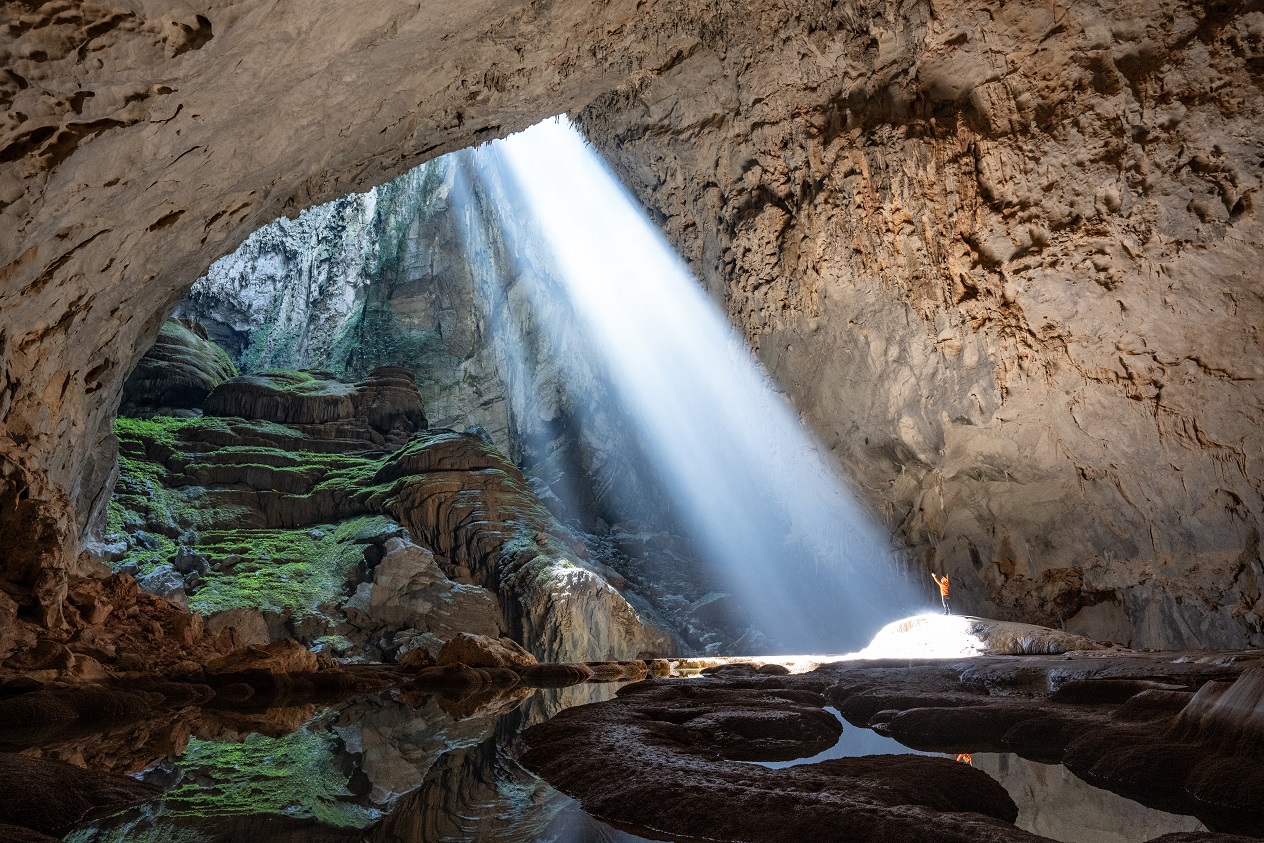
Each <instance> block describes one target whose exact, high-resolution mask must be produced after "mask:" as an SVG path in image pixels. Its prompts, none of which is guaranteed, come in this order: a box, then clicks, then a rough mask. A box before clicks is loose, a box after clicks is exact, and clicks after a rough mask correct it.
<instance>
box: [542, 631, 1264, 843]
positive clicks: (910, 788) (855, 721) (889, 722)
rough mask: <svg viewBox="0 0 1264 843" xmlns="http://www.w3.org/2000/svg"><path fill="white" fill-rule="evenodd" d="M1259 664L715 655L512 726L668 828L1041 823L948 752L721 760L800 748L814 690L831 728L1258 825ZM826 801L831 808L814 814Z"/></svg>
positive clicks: (985, 829)
mask: <svg viewBox="0 0 1264 843" xmlns="http://www.w3.org/2000/svg"><path fill="white" fill-rule="evenodd" d="M1260 664H1261V660H1260V656H1259V654H1258V653H1243V654H1240V655H1238V656H1236V657H1233V656H1230V657H1207V658H1199V657H1197V656H1196V655H1195V656H1183V657H1182V656H1178V655H1177V654H1170V655H1141V654H1121V653H1100V654H1099V653H1082V654H1078V655H1074V656H1060V657H1055V658H1051V657H1047V656H1045V657H1042V656H1029V657H1023V658H1005V659H996V658H975V659H967V660H962V661H955V662H954V661H938V662H918V661H909V660H889V661H885V662H883V661H870V662H854V663H839V664H833V665H826V666H822V667H820V668H818V669H816V670H814V671H812V672H810V673H805V674H797V675H783V676H769V675H761V674H760V673H758V672H756V671H755V670H754V669H753V668H745V669H743V668H741V667H739V666H726V667H722V668H717V669H716V672H715V673H714V674H713V675H712V676H709V677H704V678H701V679H693V680H678V679H673V680H650V681H647V682H643V683H639V684H636V685H631V686H628V687H626V688H624V689H622V690H620V692H619V695H618V697H617V699H616V700H614V701H612V702H609V703H605V704H602V705H597V706H586V707H582V708H576V709H569V710H567V711H564V712H562V713H561V714H560V715H558V716H557V717H556V718H554V719H553V720H552V721H550V722H548V723H545V724H543V725H539V726H535V727H533V728H532V729H530V730H528V731H527V732H526V734H525V736H524V737H525V740H526V742H527V744H528V746H529V747H530V750H529V751H528V752H527V753H526V755H524V756H523V761H524V763H525V764H526V765H527V766H528V767H530V768H531V769H534V770H536V771H537V772H539V773H540V774H541V775H542V776H544V777H545V778H546V779H547V780H549V781H550V782H551V783H553V784H554V785H555V786H557V787H559V788H560V789H561V790H563V791H564V792H566V793H569V794H570V795H572V796H574V797H575V798H577V799H579V800H580V801H581V802H582V803H583V804H584V806H585V808H586V809H588V810H590V811H591V812H593V813H595V814H596V815H598V816H602V817H606V818H607V819H611V820H616V821H619V822H624V823H628V824H630V825H632V826H642V827H648V828H654V829H657V830H659V831H660V832H662V833H667V834H679V835H683V836H689V835H693V836H698V837H702V836H706V837H710V838H718V839H742V840H792V839H813V840H816V839H819V840H834V839H839V840H842V839H849V840H850V839H858V840H869V839H874V840H878V839H882V840H887V839H909V840H914V839H926V840H931V839H933V840H955V839H969V838H970V837H974V838H976V839H985V840H1033V841H1034V840H1043V839H1046V838H1042V837H1037V836H1035V835H1032V834H1028V833H1027V832H1024V831H1020V830H1018V829H1015V828H1013V827H1012V826H1008V825H1007V824H1006V823H1008V822H1010V821H1012V820H1013V819H1014V816H1015V813H1014V811H1013V804H1012V803H1009V802H1008V796H1005V794H1004V792H1003V791H1001V792H1000V793H999V794H997V793H996V792H995V791H994V790H992V789H990V788H991V787H999V786H996V784H995V782H993V781H992V780H991V779H987V780H986V782H984V781H983V780H982V779H978V778H972V774H973V775H974V776H977V775H979V774H981V772H982V771H980V770H975V769H972V768H970V767H968V766H967V765H964V764H954V762H952V761H951V760H950V759H949V758H926V757H909V756H871V757H864V758H844V759H836V760H827V761H823V762H818V763H815V764H805V765H799V766H792V767H789V768H785V769H766V768H763V767H751V766H749V765H743V764H738V763H734V762H733V760H732V759H740V758H753V757H754V758H762V759H768V758H806V757H810V756H811V755H813V754H815V753H816V752H817V751H819V748H820V746H819V745H820V744H821V743H826V744H828V743H829V736H830V735H837V724H836V723H835V724H834V725H833V731H832V732H831V731H829V729H828V728H827V723H828V720H829V719H831V718H830V716H829V715H828V714H827V713H826V712H825V711H824V706H825V705H827V704H829V705H833V706H835V707H836V708H837V709H838V710H839V711H840V712H841V713H842V715H843V716H844V717H845V718H846V719H847V721H848V723H849V724H851V725H849V726H845V727H844V728H857V727H873V728H875V729H876V730H878V731H880V732H881V733H882V734H885V735H889V736H892V737H895V738H896V739H898V740H899V741H900V742H901V743H904V744H906V745H907V746H910V747H913V748H916V749H922V750H929V751H934V752H942V753H947V754H949V755H950V756H951V755H954V754H957V753H968V754H972V753H990V752H1012V753H1017V754H1018V755H1020V756H1022V757H1023V758H1030V759H1033V760H1036V761H1040V762H1042V763H1055V764H1056V763H1062V764H1065V765H1066V766H1067V768H1069V769H1070V770H1071V771H1072V772H1074V773H1075V774H1076V775H1078V776H1080V777H1081V778H1083V779H1084V780H1085V781H1087V782H1089V783H1091V784H1093V785H1096V786H1097V787H1101V788H1105V789H1109V790H1112V791H1115V792H1116V793H1119V794H1122V795H1124V796H1127V797H1128V798H1131V799H1134V800H1137V801H1139V802H1141V803H1143V804H1145V805H1148V806H1151V807H1156V808H1160V809H1162V810H1167V811H1173V812H1176V813H1183V814H1193V815H1195V816H1197V817H1198V818H1199V819H1201V820H1202V821H1203V822H1204V823H1206V825H1207V826H1208V827H1210V828H1211V829H1213V830H1214V831H1218V832H1221V833H1226V832H1228V833H1232V832H1244V833H1247V834H1253V835H1258V834H1260V833H1261V831H1262V830H1264V812H1262V811H1261V805H1260V803H1259V800H1258V797H1257V795H1256V793H1257V791H1256V790H1255V787H1256V786H1257V783H1258V776H1259V775H1260V771H1261V770H1264V756H1262V755H1261V754H1260V749H1259V746H1260V744H1259V739H1258V734H1257V732H1258V728H1257V726H1258V724H1257V722H1256V721H1257V720H1259V717H1260V711H1261V710H1262V709H1261V706H1260V703H1259V694H1260V688H1261V683H1260V677H1261V676H1264V668H1261V667H1260ZM813 724H819V728H814V727H813ZM851 776H860V777H861V780H860V781H856V782H853V781H852V780H851V779H850V777H851ZM809 783H810V785H809ZM998 797H999V798H998ZM742 804H746V805H748V806H751V805H756V806H758V807H756V808H750V807H747V808H746V809H743V808H741V807H740V806H741V805H742ZM899 806H903V807H899ZM958 811H976V812H979V813H980V814H985V815H989V816H991V817H993V818H995V821H993V822H988V821H985V820H984V819H983V818H982V817H978V816H977V815H975V816H974V817H972V818H970V819H968V820H967V819H966V816H968V815H962V814H959V813H956V812H958ZM942 812H952V814H951V817H949V816H948V815H946V814H945V813H942ZM823 817H830V818H831V822H832V823H833V824H832V825H826V824H822V825H819V826H818V825H815V823H818V822H821V821H822V819H821V818H823ZM1002 821H1004V822H1002ZM707 829H709V831H706V830H707ZM1190 839H1202V838H1198V837H1192V838H1190ZM1205 839H1207V840H1215V839H1220V835H1207V836H1206V838H1205Z"/></svg>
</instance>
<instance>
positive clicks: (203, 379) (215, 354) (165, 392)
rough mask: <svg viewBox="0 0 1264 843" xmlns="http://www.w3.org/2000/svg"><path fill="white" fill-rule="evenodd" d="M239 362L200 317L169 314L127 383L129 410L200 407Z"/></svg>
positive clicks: (130, 412) (124, 406)
mask: <svg viewBox="0 0 1264 843" xmlns="http://www.w3.org/2000/svg"><path fill="white" fill-rule="evenodd" d="M236 374H237V367H236V366H234V365H233V361H232V360H231V359H229V357H228V354H226V353H225V352H224V350H223V349H222V348H220V347H219V346H218V345H216V344H215V343H213V342H211V341H210V340H208V339H207V338H206V331H205V329H203V328H202V326H201V325H199V324H198V323H196V322H182V321H180V320H177V319H169V320H167V321H166V322H165V323H164V324H163V326H162V328H161V329H160V330H159V332H158V339H157V340H155V341H154V344H153V347H152V348H150V349H149V351H148V352H146V354H145V356H144V357H142V358H141V360H140V362H139V363H138V364H137V365H136V368H135V370H133V372H132V374H131V376H130V377H128V379H127V382H126V383H125V384H124V385H123V403H122V412H123V414H125V415H137V414H140V413H151V412H157V411H160V410H165V411H178V410H195V409H198V408H200V407H201V406H202V403H203V402H204V401H205V400H206V396H208V395H209V394H210V393H211V391H212V390H214V389H215V387H217V386H219V385H220V384H221V383H223V382H224V381H226V380H228V379H229V378H232V377H233V376H235V375H236Z"/></svg>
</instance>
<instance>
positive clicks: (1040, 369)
mask: <svg viewBox="0 0 1264 843" xmlns="http://www.w3.org/2000/svg"><path fill="white" fill-rule="evenodd" d="M1257 6H1258V4H1256V3H1254V2H1245V1H1244V2H1213V3H1194V2H1191V0H1166V2H1141V0H1125V2H1118V3H1110V4H1107V3H1094V2H1089V1H1088V0H1075V2H1066V3H1052V2H1044V0H1041V2H1036V0H1031V2H1007V3H1001V2H999V1H996V2H989V0H952V2H940V1H937V2H933V3H932V2H930V0H921V1H920V2H915V1H914V0H909V1H908V2H898V1H897V0H887V2H872V3H854V2H852V3H848V2H843V3H831V2H824V0H814V2H808V3H803V4H798V5H797V6H794V7H789V6H786V5H784V4H769V3H766V2H756V1H755V0H740V1H739V2H735V3H725V4H710V3H707V2H704V0H672V2H666V1H664V2H654V0H643V2H633V1H632V0H616V2H613V3H609V4H603V5H601V6H600V7H594V6H593V5H592V4H590V3H588V2H585V0H557V1H556V2H553V3H547V4H528V3H522V2H507V0H474V2H461V3H455V2H441V3H438V4H425V5H424V6H422V7H418V6H417V5H416V4H408V3H403V2H391V0H388V1H387V2H381V3H374V4H369V5H363V4H359V5H356V6H354V7H349V6H348V5H347V4H344V3H336V2H332V0H323V1H322V0H313V2H309V3H303V4H269V3H264V2H261V0H242V2H232V3H230V2H227V1H226V0H202V2H192V3H185V2H177V0H127V2H116V3H114V4H112V5H96V4H89V3H82V2H75V0H69V1H68V2H62V3H50V4H46V5H43V6H41V5H38V4H35V3H12V4H7V5H5V6H4V7H2V8H0V63H2V64H3V67H4V68H5V72H4V73H3V74H2V75H0V98H2V99H3V101H4V105H5V118H4V122H3V124H0V231H4V232H5V233H6V236H5V237H3V238H0V267H3V269H0V346H2V348H3V351H2V352H0V353H2V357H0V366H2V369H3V377H2V378H0V426H2V428H3V435H2V436H0V548H3V552H4V553H5V558H4V560H3V569H4V572H5V575H6V578H7V579H8V580H9V581H10V582H11V583H14V584H18V585H20V586H21V588H22V589H25V590H26V591H28V592H31V591H33V592H34V593H35V595H36V598H35V601H34V602H35V604H36V606H37V607H38V608H39V609H40V610H41V611H43V612H44V613H45V614H47V615H48V619H49V622H50V623H52V622H55V621H56V618H55V615H56V606H57V604H58V602H59V601H60V600H61V598H62V597H63V596H64V590H65V585H64V581H63V580H62V579H61V578H60V577H59V575H58V574H57V573H56V572H57V571H59V570H64V569H66V568H67V567H72V566H73V565H74V563H75V558H76V555H77V553H78V549H79V539H80V538H82V537H85V536H86V533H87V528H88V525H89V524H90V523H92V522H93V521H94V519H95V518H96V514H97V513H98V512H99V510H100V509H101V507H103V506H104V503H105V500H106V497H107V495H106V491H107V489H108V487H109V485H110V477H111V473H112V471H113V466H114V458H113V457H114V443H113V440H112V436H111V434H110V431H109V420H110V417H111V415H112V414H113V412H114V409H115V407H116V406H117V404H118V399H119V391H120V388H121V385H122V382H123V380H124V378H125V377H126V376H127V373H128V372H129V371H131V369H132V367H133V366H134V364H135V362H136V360H137V359H138V358H139V356H140V354H141V353H142V352H143V350H144V349H145V348H146V347H147V346H148V345H149V343H150V342H151V341H152V339H153V337H154V336H155V335H156V333H157V331H158V328H159V326H160V325H161V323H162V321H163V319H164V318H165V316H166V314H167V313H168V312H169V311H170V310H171V309H172V308H173V307H174V306H175V305H176V303H177V302H178V301H180V300H181V299H182V298H183V297H184V295H185V294H186V292H187V291H188V288H189V286H190V284H191V283H192V281H193V280H194V279H195V278H197V277H198V276H199V275H201V274H202V273H203V272H204V271H205V270H206V268H207V267H208V266H209V265H210V263H211V261H212V260H214V259H215V258H217V257H219V256H221V255H224V254H226V253H228V252H229V251H231V250H232V249H233V248H235V247H236V246H237V245H238V243H240V242H241V241H242V240H243V239H244V238H245V237H246V236H247V235H248V234H249V233H250V232H251V231H253V230H255V229H256V228H258V227H259V226H260V225H262V224H264V223H266V222H268V221H270V220H271V219H273V218H275V217H277V216H279V215H281V214H286V215H294V214H296V213H297V212H298V211H299V210H300V209H302V208H304V207H308V206H311V205H314V204H318V203H320V202H323V201H329V200H331V199H333V198H335V197H337V196H340V195H343V194H345V193H347V192H349V191H352V190H356V189H364V188H367V187H368V186H370V185H372V184H376V183H380V182H382V181H384V180H386V179H388V178H390V177H393V176H395V175H398V174H399V173H401V172H403V171H404V170H406V169H408V168H410V167H412V166H414V165H416V164H418V163H421V162H422V161H424V160H426V159H428V158H431V157H434V156H437V155H439V154H441V153H444V152H447V151H450V150H452V149H456V148H459V147H462V146H466V145H469V144H471V143H475V142H478V141H481V140H484V139H487V138H490V137H493V136H497V135H502V134H504V133H505V132H508V131H511V130H513V129H516V128H521V127H524V126H526V125H529V124H530V123H532V122H534V121H536V120H538V119H541V118H543V117H545V116H548V115H549V114H552V113H558V112H562V111H574V110H577V109H581V108H583V107H585V106H586V105H589V104H591V107H589V108H588V110H587V111H586V112H585V114H586V118H585V120H584V125H585V127H586V129H587V131H588V132H589V133H590V134H591V135H592V136H593V137H594V138H595V139H596V140H597V142H598V144H599V145H600V146H601V147H602V148H603V149H605V150H606V151H607V154H608V155H609V157H610V160H611V161H612V163H613V164H614V165H615V166H616V168H618V169H619V170H620V172H621V173H623V175H624V176H625V178H626V179H627V180H628V181H629V183H631V184H632V185H634V186H635V187H636V189H637V192H638V193H639V195H640V196H641V198H642V199H643V201H644V202H645V203H646V204H647V206H648V207H650V208H651V209H654V210H655V211H656V212H657V213H658V214H659V217H660V220H661V222H662V223H663V226H664V228H665V230H666V231H667V232H668V233H669V235H670V236H671V237H672V239H673V240H674V241H675V242H676V243H677V244H679V245H680V246H681V248H682V250H683V251H684V253H685V254H686V255H687V257H688V258H689V259H690V260H691V261H693V263H694V266H695V268H696V269H697V271H698V273H699V275H700V277H702V278H703V280H704V282H705V283H706V284H707V286H708V288H709V289H711V290H712V291H713V292H714V293H715V294H716V295H717V296H720V297H723V298H724V300H725V301H726V303H727V305H728V308H729V312H730V314H731V315H732V316H733V318H734V319H735V321H736V323H737V324H738V325H739V326H740V327H741V328H742V329H743V330H744V331H746V333H747V335H748V337H749V338H750V339H751V341H752V342H753V343H754V344H755V345H756V346H757V347H758V349H759V351H760V354H761V356H762V357H763V358H764V359H765V361H766V362H767V363H768V364H769V366H770V368H771V369H772V371H773V372H774V374H775V375H776V376H777V377H778V379H779V380H780V381H781V382H782V383H783V384H784V385H785V386H786V388H787V391H788V392H789V393H790V394H791V396H792V397H793V398H794V399H795V400H796V402H797V403H798V405H799V406H800V407H801V408H802V410H803V412H804V414H805V417H806V418H807V419H808V420H809V421H810V422H811V423H812V424H813V426H814V427H815V428H816V429H817V430H818V431H819V432H820V433H821V435H822V438H823V439H824V440H825V442H826V444H827V445H828V446H829V447H831V448H832V449H833V451H834V452H835V453H836V454H837V455H838V458H839V460H840V462H841V463H842V464H843V466H844V467H845V468H846V469H847V470H848V471H849V472H850V473H851V474H852V475H853V476H854V477H856V478H857V481H858V483H859V484H860V486H861V487H862V488H863V489H864V490H865V492H866V494H867V495H868V496H869V498H870V500H871V501H872V502H873V503H874V505H875V507H876V508H878V509H879V510H880V511H881V512H882V513H883V514H884V516H885V517H886V518H887V519H888V522H889V523H890V524H891V525H892V526H893V527H895V528H896V529H898V530H899V531H900V533H901V534H902V535H904V536H905V537H906V539H907V541H908V542H909V544H910V546H911V547H912V548H913V549H914V550H915V551H916V552H917V553H918V554H919V555H920V556H921V557H922V559H923V560H924V562H925V564H926V566H927V567H928V568H929V567H940V566H943V567H945V568H946V569H947V570H948V571H949V572H950V573H951V574H953V575H954V580H955V581H956V582H957V583H958V591H959V598H960V602H962V603H963V604H964V605H965V606H967V607H969V608H973V609H977V610H980V611H984V610H986V611H995V612H996V613H997V614H1001V615H1022V616H1024V617H1026V618H1028V619H1032V620H1040V619H1045V620H1052V621H1059V620H1062V619H1066V620H1067V622H1068V625H1071V626H1072V627H1076V626H1077V625H1078V626H1079V627H1083V628H1085V629H1086V630H1088V631H1091V629H1090V628H1092V629H1097V628H1105V627H1112V626H1113V627H1115V628H1117V629H1118V628H1124V627H1126V628H1127V629H1128V630H1131V631H1132V632H1133V633H1134V636H1133V637H1134V640H1135V641H1136V642H1137V643H1141V644H1182V643H1190V642H1198V643H1203V644H1208V645H1227V644H1236V643H1243V642H1245V641H1248V640H1251V641H1256V642H1259V641H1260V637H1259V636H1260V611H1259V609H1257V607H1258V605H1259V604H1258V601H1259V597H1260V579H1261V578H1262V577H1264V572H1262V571H1261V567H1260V554H1259V523H1260V520H1261V512H1262V510H1264V503H1262V495H1261V483H1260V467H1259V457H1260V454H1261V439H1260V437H1261V434H1260V431H1259V425H1258V419H1259V418H1261V416H1262V415H1264V408H1262V407H1261V404H1262V401H1261V387H1260V378H1261V366H1260V361H1261V359H1262V358H1261V354H1260V352H1261V348H1260V345H1261V341H1260V338H1259V335H1258V333H1257V328H1256V326H1257V325H1258V324H1259V322H1260V315H1261V312H1262V311H1264V304H1262V303H1261V295H1260V283H1259V281H1258V280H1257V276H1256V269H1257V267H1258V266H1259V264H1260V251H1261V247H1260V244H1261V236H1260V235H1261V232H1260V224H1259V222H1258V217H1257V213H1256V211H1255V210H1254V208H1253V197H1254V196H1255V193H1256V190H1257V187H1258V173H1259V166H1260V158H1261V150H1260V148H1259V143H1260V141H1259V132H1258V126H1259V125H1260V107H1261V98H1260V92H1259V84H1258V79H1259V76H1258V74H1259V72H1260V62H1261V57H1262V56H1264V48H1262V46H1261V39H1262V37H1264V16H1262V13H1261V11H1260V10H1259V8H1257ZM1089 604H1093V605H1089ZM1086 613H1087V614H1086Z"/></svg>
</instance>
